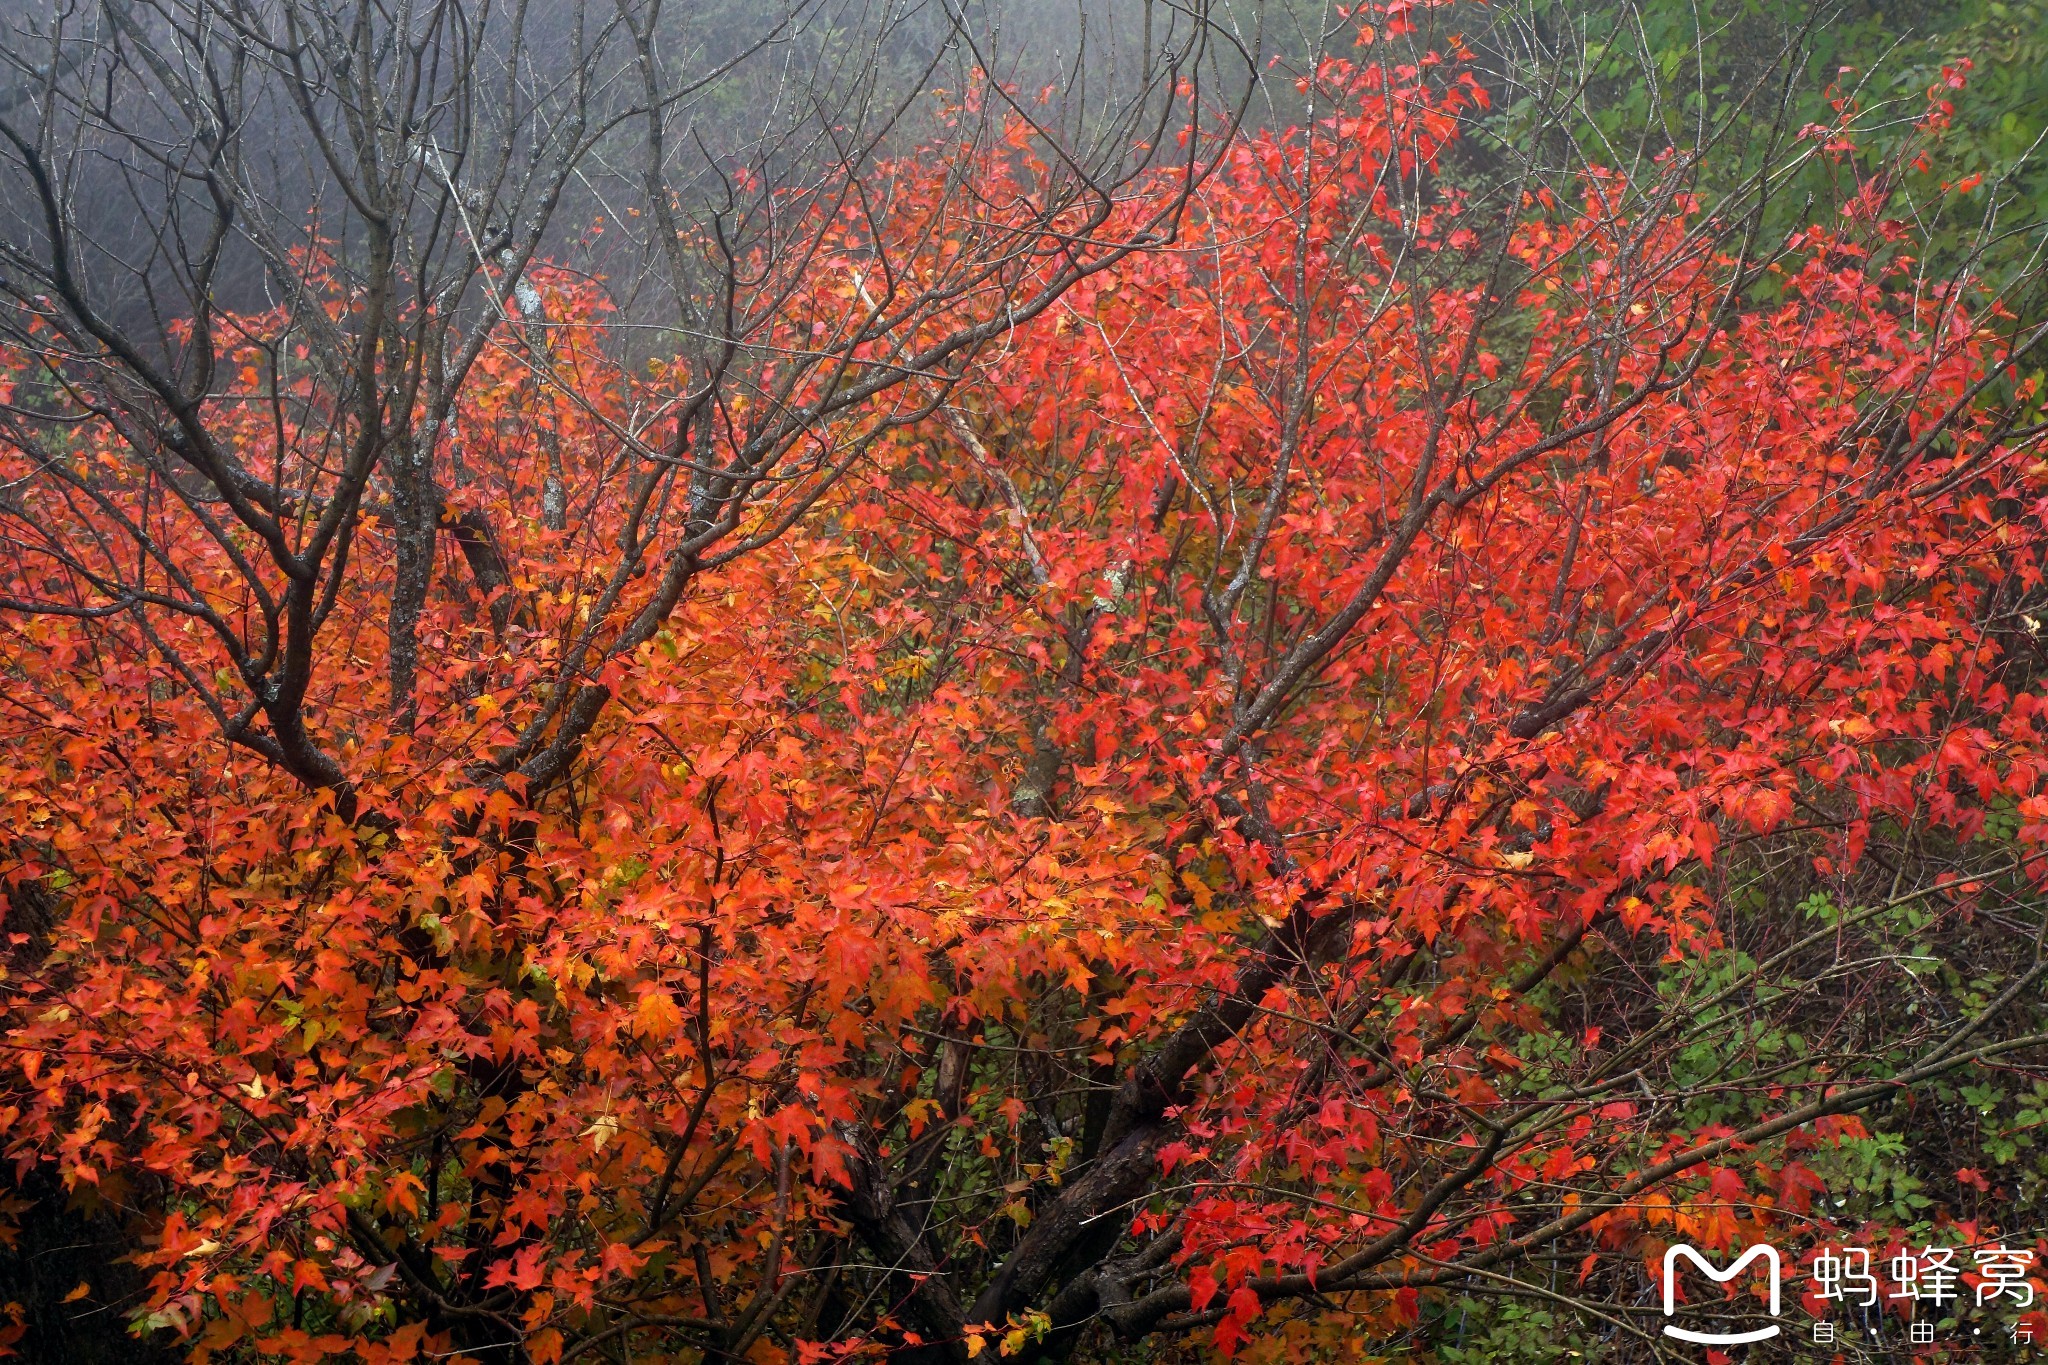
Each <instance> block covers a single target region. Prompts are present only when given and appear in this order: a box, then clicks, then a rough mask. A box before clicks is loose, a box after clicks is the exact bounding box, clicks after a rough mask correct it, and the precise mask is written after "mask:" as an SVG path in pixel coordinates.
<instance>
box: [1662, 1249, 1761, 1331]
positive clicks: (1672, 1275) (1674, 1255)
mask: <svg viewBox="0 0 2048 1365" xmlns="http://www.w3.org/2000/svg"><path fill="white" fill-rule="evenodd" d="M1680 1256H1683V1257H1685V1258H1686V1259H1687V1260H1689V1261H1691V1262H1692V1263H1693V1264H1694V1265H1696V1266H1698V1267H1699V1268H1700V1269H1701V1270H1704V1271H1705V1272H1707V1278H1708V1279H1710V1280H1712V1281H1713V1282H1714V1283H1715V1284H1726V1283H1728V1281H1730V1280H1732V1279H1734V1278H1735V1277H1736V1276H1737V1275H1740V1274H1741V1273H1742V1268H1743V1267H1744V1266H1746V1265H1748V1264H1749V1263H1750V1262H1751V1261H1754V1260H1756V1259H1757V1258H1758V1257H1762V1258H1763V1261H1764V1264H1765V1265H1767V1266H1769V1267H1770V1270H1771V1316H1772V1317H1776V1316H1778V1249H1777V1248H1776V1247H1771V1246H1765V1245H1764V1244H1763V1243H1761V1242H1759V1243H1757V1244H1756V1245H1755V1246H1753V1247H1751V1248H1749V1249H1748V1250H1747V1251H1745V1252H1743V1253H1742V1254H1741V1255H1740V1256H1738V1257H1736V1258H1735V1264H1734V1265H1731V1266H1729V1267H1728V1268H1727V1269H1726V1270H1716V1269H1714V1267H1713V1266H1712V1265H1710V1264H1709V1263H1708V1261H1707V1258H1706V1257H1704V1256H1702V1255H1700V1254H1699V1253H1698V1252H1697V1251H1694V1250H1693V1249H1692V1248H1691V1247H1689V1246H1687V1245H1685V1244H1684V1243H1683V1242H1680V1243H1678V1244H1677V1245H1676V1246H1672V1247H1668V1248H1666V1249H1665V1252H1664V1316H1665V1317H1667V1318H1668V1317H1670V1316H1672V1315H1673V1314H1675V1313H1676V1312H1677V1311H1678V1258H1679V1257H1680ZM1664 1335H1665V1336H1667V1337H1676V1338H1677V1339H1678V1340H1680V1341H1693V1342H1698V1343H1699V1344H1700V1345H1702V1346H1740V1345H1742V1344H1743V1343H1745V1342H1750V1341H1768V1340H1770V1339H1771V1338H1772V1337H1774V1336H1776V1335H1778V1326H1777V1324H1776V1323H1772V1324H1771V1325H1770V1326H1769V1327H1759V1328H1757V1329H1756V1330H1755V1331H1754V1332H1693V1331H1688V1330H1687V1329H1685V1328H1683V1327H1673V1326H1671V1325H1670V1324H1669V1323H1666V1324H1665V1327H1664Z"/></svg>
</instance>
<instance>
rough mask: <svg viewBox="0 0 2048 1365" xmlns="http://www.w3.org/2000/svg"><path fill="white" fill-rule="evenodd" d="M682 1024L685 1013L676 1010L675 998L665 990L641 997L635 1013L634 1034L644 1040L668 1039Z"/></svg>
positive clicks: (651, 992) (648, 993)
mask: <svg viewBox="0 0 2048 1365" xmlns="http://www.w3.org/2000/svg"><path fill="white" fill-rule="evenodd" d="M682 1022H683V1012H682V1011H681V1010H679V1009H677V1008H676V1001H675V997H674V996H672V995H670V994H669V993H668V992H667V991H663V990H653V991H649V992H647V993H646V994H645V995H643V996H641V997H640V1005H639V1007H638V1008H637V1009H635V1010H634V1011H633V1032H635V1033H637V1034H639V1035H640V1036H641V1037H642V1038H666V1037H667V1036H668V1035H669V1034H671V1033H674V1032H675V1030H676V1025H678V1024H680V1023H682Z"/></svg>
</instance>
